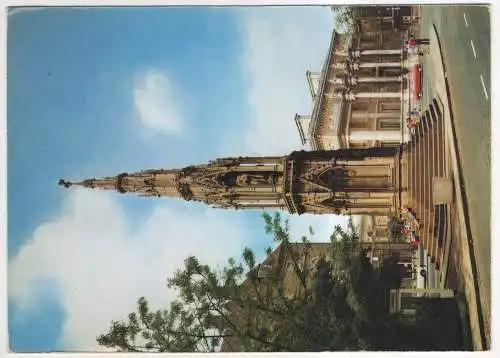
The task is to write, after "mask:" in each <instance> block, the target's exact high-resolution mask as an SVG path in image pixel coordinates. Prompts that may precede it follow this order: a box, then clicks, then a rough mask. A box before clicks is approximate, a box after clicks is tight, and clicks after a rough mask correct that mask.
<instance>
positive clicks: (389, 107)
mask: <svg viewBox="0 0 500 358" xmlns="http://www.w3.org/2000/svg"><path fill="white" fill-rule="evenodd" d="M379 107H380V112H399V111H400V110H401V102H399V101H394V102H380V104H379Z"/></svg>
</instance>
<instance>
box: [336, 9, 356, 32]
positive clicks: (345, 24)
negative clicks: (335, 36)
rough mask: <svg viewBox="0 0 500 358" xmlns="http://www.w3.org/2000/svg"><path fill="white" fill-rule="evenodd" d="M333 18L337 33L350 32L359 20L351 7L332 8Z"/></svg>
mask: <svg viewBox="0 0 500 358" xmlns="http://www.w3.org/2000/svg"><path fill="white" fill-rule="evenodd" d="M331 8H332V11H333V13H334V16H335V24H336V26H335V27H336V30H337V31H338V32H343V33H347V32H352V31H353V30H354V26H355V25H356V23H357V21H358V20H359V18H358V16H357V14H356V9H355V8H354V7H353V6H332V7H331Z"/></svg>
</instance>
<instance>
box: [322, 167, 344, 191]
mask: <svg viewBox="0 0 500 358" xmlns="http://www.w3.org/2000/svg"><path fill="white" fill-rule="evenodd" d="M348 176H349V171H348V170H346V169H344V168H339V167H337V168H331V169H328V170H326V171H325V172H323V173H321V174H320V175H319V180H320V181H321V182H322V183H323V185H326V186H327V187H328V188H330V189H331V190H336V191H338V190H342V189H343V188H344V186H345V183H346V180H347V178H348Z"/></svg>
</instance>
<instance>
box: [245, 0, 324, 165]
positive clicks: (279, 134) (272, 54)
mask: <svg viewBox="0 0 500 358" xmlns="http://www.w3.org/2000/svg"><path fill="white" fill-rule="evenodd" d="M332 29H333V16H332V14H331V12H330V11H329V10H327V9H325V8H306V7H301V8H254V9H250V10H249V11H247V12H246V16H245V18H244V21H243V32H244V34H245V36H246V41H247V51H246V53H245V56H244V66H245V67H246V68H247V70H248V72H249V75H250V89H249V92H248V101H249V104H250V111H251V115H250V125H249V129H248V131H247V134H246V145H247V149H248V150H249V151H251V152H254V153H260V154H266V155H269V154H270V153H273V154H285V153H287V152H289V151H291V150H294V149H297V148H300V139H299V136H298V132H297V129H296V126H295V121H294V116H295V113H304V114H305V113H310V111H311V108H312V101H311V98H310V94H309V89H308V86H307V81H306V76H305V73H306V71H307V70H311V71H320V70H321V66H322V64H323V61H324V59H325V56H326V53H327V50H328V46H329V42H330V38H331V33H332Z"/></svg>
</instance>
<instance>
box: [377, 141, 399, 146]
mask: <svg viewBox="0 0 500 358" xmlns="http://www.w3.org/2000/svg"><path fill="white" fill-rule="evenodd" d="M400 144H401V143H400V142H399V141H395V140H394V141H393V140H387V141H383V142H380V146H381V147H399V145H400Z"/></svg>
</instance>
